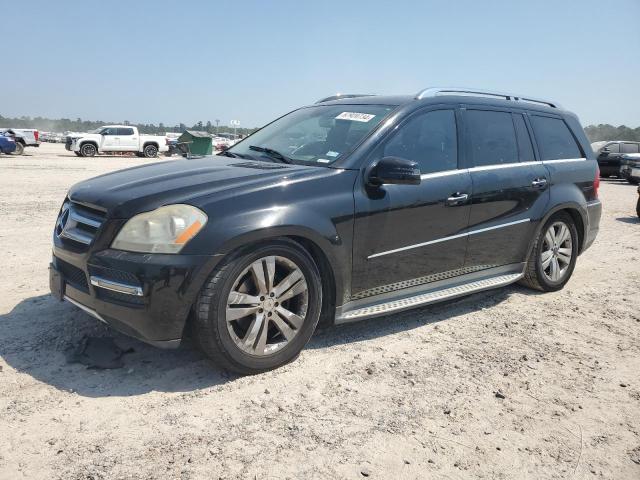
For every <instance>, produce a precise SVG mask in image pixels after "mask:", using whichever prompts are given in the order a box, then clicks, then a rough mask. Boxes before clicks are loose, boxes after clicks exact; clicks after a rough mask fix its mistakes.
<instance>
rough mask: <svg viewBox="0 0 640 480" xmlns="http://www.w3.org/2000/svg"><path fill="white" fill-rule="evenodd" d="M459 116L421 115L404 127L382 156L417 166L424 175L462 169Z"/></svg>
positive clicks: (446, 112)
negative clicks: (459, 150)
mask: <svg viewBox="0 0 640 480" xmlns="http://www.w3.org/2000/svg"><path fill="white" fill-rule="evenodd" d="M457 143H458V140H457V131H456V116H455V113H454V111H453V110H434V111H431V112H426V113H422V114H418V115H416V116H414V117H413V118H411V119H410V120H409V121H407V122H406V123H404V124H403V125H402V126H400V128H399V130H398V131H397V132H396V133H395V135H394V136H393V137H392V138H391V140H390V141H389V142H388V143H387V144H386V145H385V146H384V151H383V153H382V156H384V157H402V158H406V159H408V160H413V161H414V162H417V163H418V165H419V166H420V172H421V173H433V172H441V171H444V170H455V169H456V168H458V145H457Z"/></svg>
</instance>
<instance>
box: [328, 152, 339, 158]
mask: <svg viewBox="0 0 640 480" xmlns="http://www.w3.org/2000/svg"><path fill="white" fill-rule="evenodd" d="M325 155H326V156H327V157H337V156H339V155H340V152H332V151H329V152H327V153H325Z"/></svg>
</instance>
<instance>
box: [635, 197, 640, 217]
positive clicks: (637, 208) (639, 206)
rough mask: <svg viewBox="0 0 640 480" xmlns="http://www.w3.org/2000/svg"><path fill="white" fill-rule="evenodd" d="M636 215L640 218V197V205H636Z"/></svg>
mask: <svg viewBox="0 0 640 480" xmlns="http://www.w3.org/2000/svg"><path fill="white" fill-rule="evenodd" d="M636 214H637V215H638V218H640V197H638V203H636Z"/></svg>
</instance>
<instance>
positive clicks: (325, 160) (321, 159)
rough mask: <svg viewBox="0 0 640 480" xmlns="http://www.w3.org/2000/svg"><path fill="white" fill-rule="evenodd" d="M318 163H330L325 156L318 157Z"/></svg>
mask: <svg viewBox="0 0 640 480" xmlns="http://www.w3.org/2000/svg"><path fill="white" fill-rule="evenodd" d="M316 162H318V163H331V160H327V159H326V158H319V159H318V160H316Z"/></svg>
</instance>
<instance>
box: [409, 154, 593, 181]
mask: <svg viewBox="0 0 640 480" xmlns="http://www.w3.org/2000/svg"><path fill="white" fill-rule="evenodd" d="M586 160H587V159H586V158H562V159H559V160H542V161H538V160H534V161H530V162H511V163H499V164H496V165H482V166H480V167H470V168H460V169H456V170H444V171H442V172H434V173H423V174H422V175H420V178H421V179H422V180H426V179H429V178H438V177H448V176H449V175H456V174H459V173H473V172H484V171H489V170H500V169H503V168H516V167H528V166H531V165H540V164H543V165H546V164H553V163H570V162H584V161H586Z"/></svg>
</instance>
